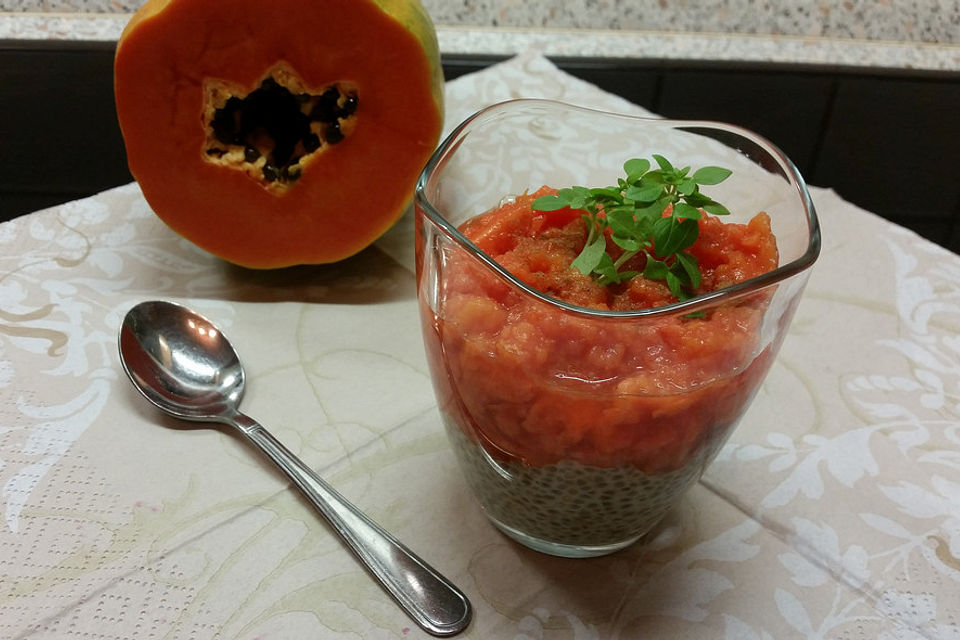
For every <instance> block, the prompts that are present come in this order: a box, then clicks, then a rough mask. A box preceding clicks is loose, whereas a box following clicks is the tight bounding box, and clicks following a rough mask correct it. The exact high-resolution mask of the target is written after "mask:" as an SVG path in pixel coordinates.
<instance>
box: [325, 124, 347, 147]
mask: <svg viewBox="0 0 960 640" xmlns="http://www.w3.org/2000/svg"><path fill="white" fill-rule="evenodd" d="M324 137H325V138H326V139H327V142H329V143H330V144H337V143H338V142H340V141H342V140H343V131H341V130H340V123H339V122H331V123H330V124H329V125H328V126H327V130H326V132H325V133H324Z"/></svg>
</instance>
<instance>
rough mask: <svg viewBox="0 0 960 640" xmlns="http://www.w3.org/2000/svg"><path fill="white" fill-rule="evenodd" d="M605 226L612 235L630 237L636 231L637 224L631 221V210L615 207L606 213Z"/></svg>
mask: <svg viewBox="0 0 960 640" xmlns="http://www.w3.org/2000/svg"><path fill="white" fill-rule="evenodd" d="M607 224H608V225H609V226H610V230H611V231H613V233H614V235H619V236H632V235H634V234H636V231H637V222H636V220H634V219H633V210H632V208H628V207H617V208H616V209H611V210H610V211H608V212H607Z"/></svg>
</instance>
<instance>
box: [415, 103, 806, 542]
mask: <svg viewBox="0 0 960 640" xmlns="http://www.w3.org/2000/svg"><path fill="white" fill-rule="evenodd" d="M652 154H660V155H663V156H665V157H667V158H668V159H670V161H671V162H672V163H673V164H674V166H678V167H679V166H692V167H695V168H696V167H703V166H710V165H715V166H723V167H726V168H729V169H732V170H733V173H732V175H731V177H730V178H728V179H727V180H726V181H724V182H722V183H721V184H719V185H717V186H714V187H710V191H709V195H710V196H711V197H713V198H714V199H716V200H717V201H719V202H722V203H724V205H726V207H727V208H728V209H729V210H730V211H731V215H730V216H729V217H728V218H725V219H727V220H729V221H732V222H747V221H748V220H749V219H750V218H752V217H753V216H754V215H755V214H757V213H758V212H761V211H763V212H766V213H767V214H768V215H769V217H770V220H771V227H772V230H773V233H774V235H775V236H776V239H777V248H778V252H779V266H778V267H777V268H775V269H774V270H773V271H770V272H767V273H765V274H763V275H761V276H757V277H754V278H752V279H750V280H746V281H743V282H741V283H739V284H736V285H733V286H730V287H728V288H725V289H721V290H718V291H714V292H711V293H707V294H704V295H701V296H699V297H696V298H693V299H690V300H687V301H684V302H681V303H676V304H672V305H669V306H665V307H659V308H655V309H646V310H638V311H598V310H593V309H587V308H584V307H578V306H574V305H570V304H567V303H564V302H561V301H559V300H557V299H554V298H552V297H550V296H548V295H546V294H544V293H541V292H539V291H537V290H535V289H533V288H531V287H530V286H528V285H527V284H525V283H524V282H522V281H520V280H519V279H517V278H516V277H514V276H513V275H511V274H510V273H509V272H508V271H506V270H505V269H504V268H503V267H502V266H500V265H499V264H497V262H496V261H495V260H493V259H492V258H491V257H490V256H489V255H487V254H485V253H484V252H483V251H481V250H480V249H479V248H477V247H476V246H475V245H474V244H473V243H472V242H471V241H470V240H468V239H467V238H466V237H465V236H464V235H463V234H462V233H461V231H460V230H459V227H460V225H462V224H463V223H464V222H465V221H466V220H468V219H470V218H472V217H474V216H476V215H478V214H480V213H483V212H485V211H488V210H490V209H493V208H495V207H497V206H498V205H499V204H501V203H502V202H504V201H505V200H506V199H509V198H511V197H514V196H516V195H518V194H522V193H525V192H533V191H535V190H537V189H538V188H539V187H541V186H543V185H548V186H551V187H555V188H561V187H567V186H571V185H585V186H604V185H608V184H612V183H615V181H616V178H617V176H620V175H622V166H623V163H624V162H625V161H626V160H627V159H629V158H633V157H646V158H650V157H651V155H652ZM415 209H416V223H415V224H416V265H417V289H418V297H419V304H420V314H421V321H422V329H423V337H424V343H425V347H426V353H427V358H428V361H429V366H430V372H431V377H432V381H433V385H434V389H435V392H436V397H437V401H438V405H439V410H440V413H441V416H442V418H443V422H444V425H445V428H446V431H447V433H448V436H449V440H450V442H451V444H452V447H453V450H454V451H455V453H456V456H457V459H458V461H459V463H460V466H461V468H462V470H463V472H464V475H465V477H466V480H467V482H468V484H469V486H470V487H471V489H472V491H473V492H474V494H475V495H476V497H477V499H478V500H479V503H480V506H481V507H482V509H483V511H484V513H485V514H486V516H487V517H488V518H489V519H490V520H491V521H492V522H493V523H494V524H495V525H496V526H497V527H498V528H499V529H500V530H502V531H503V532H504V533H506V534H507V535H508V536H510V537H512V538H514V539H515V540H517V541H519V542H521V543H522V544H525V545H527V546H529V547H531V548H533V549H536V550H538V551H542V552H545V553H549V554H553V555H559V556H566V557H589V556H596V555H602V554H606V553H612V552H614V551H617V550H619V549H622V548H624V547H626V546H628V545H630V544H632V543H634V542H636V541H637V540H638V539H640V538H641V537H642V536H643V535H644V534H646V533H647V532H648V531H650V529H652V528H653V527H654V526H655V525H656V524H657V522H658V521H659V520H660V519H661V518H662V517H663V516H664V515H665V513H666V512H667V511H668V510H669V509H670V508H671V507H672V506H673V505H675V504H676V503H677V501H678V499H679V498H680V497H681V496H682V495H683V494H684V492H685V491H686V490H687V489H688V488H689V487H690V485H691V484H693V483H694V482H696V481H697V479H698V478H699V477H700V475H701V474H702V473H703V470H704V469H705V468H706V466H707V465H708V464H709V463H710V461H711V460H712V459H713V457H714V456H715V455H716V453H717V451H718V450H719V448H720V447H721V446H722V445H723V443H724V442H725V440H726V439H727V437H728V436H729V435H730V433H731V431H732V430H733V428H734V426H735V425H736V424H737V422H738V421H739V419H740V417H741V416H742V415H743V413H744V411H745V410H746V409H747V407H748V406H749V404H750V402H751V400H752V398H753V397H754V394H755V393H756V391H757V389H758V388H759V386H760V384H761V382H762V381H763V379H764V377H765V375H766V373H767V371H768V370H769V368H770V365H771V364H772V362H773V360H774V358H775V357H776V354H777V351H778V350H779V348H780V345H781V343H782V341H783V339H784V337H785V335H786V333H787V328H788V327H789V325H790V321H791V319H792V317H793V314H794V310H795V309H796V307H797V304H798V302H799V300H800V297H801V294H802V291H803V289H804V286H805V284H806V281H807V277H808V274H809V268H810V266H811V265H812V264H813V263H814V261H815V260H816V258H817V255H818V253H819V248H820V235H819V229H818V223H817V218H816V214H815V212H814V208H813V205H812V203H811V201H810V196H809V193H808V192H807V189H806V187H805V185H804V182H803V179H802V177H801V176H800V174H799V172H798V171H797V169H796V168H795V167H794V165H793V164H792V163H791V162H790V160H789V159H788V158H787V157H786V156H785V155H784V154H783V153H782V152H780V151H779V150H778V149H776V148H775V147H774V146H773V145H772V144H770V143H769V142H767V141H766V140H764V139H762V138H761V137H760V136H758V135H756V134H754V133H751V132H749V131H746V130H744V129H741V128H738V127H735V126H731V125H726V124H720V123H713V122H694V121H671V120H661V119H652V118H638V117H632V116H627V115H619V114H613V113H605V112H600V111H595V110H590V109H584V108H579V107H575V106H571V105H567V104H562V103H558V102H552V101H546V100H527V99H525V100H513V101H508V102H504V103H500V104H496V105H493V106H491V107H489V108H486V109H484V110H482V111H480V112H478V113H477V114H475V115H473V116H472V117H470V118H469V119H467V120H466V121H464V122H463V123H462V124H461V125H459V127H457V129H456V130H454V131H453V133H451V134H450V136H449V137H448V138H447V139H446V140H445V141H444V142H443V143H442V144H441V146H440V147H439V148H438V149H437V151H436V153H435V154H434V155H433V157H432V158H431V160H430V161H429V163H428V164H427V166H426V168H425V169H424V171H423V174H422V175H421V177H420V180H419V182H418V184H417V188H416V195H415Z"/></svg>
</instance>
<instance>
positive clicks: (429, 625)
mask: <svg viewBox="0 0 960 640" xmlns="http://www.w3.org/2000/svg"><path fill="white" fill-rule="evenodd" d="M232 419H233V420H232V421H233V424H234V425H235V426H236V427H238V428H239V429H240V430H241V431H243V433H244V434H245V435H246V436H247V438H249V439H250V441H251V442H253V443H254V444H255V445H257V447H259V448H260V450H262V451H263V452H264V453H265V454H266V455H267V457H269V458H270V459H271V460H273V461H274V462H275V463H276V464H277V466H279V467H280V468H281V469H282V470H283V471H284V472H285V473H286V474H287V475H288V476H289V477H290V479H291V480H293V482H294V483H295V484H296V485H297V486H298V487H300V489H301V490H302V491H303V493H304V494H305V495H306V496H307V497H308V498H309V499H310V501H311V502H313V504H314V505H315V506H316V507H317V509H318V510H319V511H320V513H321V514H323V516H324V517H326V519H327V521H328V522H329V523H330V524H331V525H332V526H333V528H334V529H335V530H336V531H337V533H339V534H340V536H341V537H342V538H343V540H344V541H345V542H346V543H347V545H348V546H349V547H350V549H351V550H353V552H354V553H355V554H356V555H357V557H359V558H360V560H361V561H362V562H363V563H364V564H365V565H366V566H367V568H368V569H369V570H370V572H371V573H372V574H373V575H374V576H375V577H376V578H377V579H378V580H379V581H380V583H381V584H382V585H383V587H384V588H385V589H386V590H387V592H388V593H389V594H390V595H391V596H392V597H393V598H394V599H395V600H396V601H397V603H398V604H399V605H400V606H401V607H402V608H403V609H404V610H405V611H406V612H407V614H408V615H409V616H410V617H411V618H412V619H413V620H414V621H415V622H416V623H417V624H418V625H420V627H422V628H423V629H424V631H427V632H428V633H430V634H432V635H435V636H452V635H455V634H457V633H459V632H460V631H462V630H463V629H465V628H466V626H467V624H468V623H469V622H470V617H471V607H470V601H469V600H468V599H467V597H466V596H465V595H464V594H463V593H462V592H461V591H460V590H459V589H457V587H455V586H454V585H453V584H452V583H451V582H450V581H449V580H447V578H445V577H444V576H442V575H441V574H440V573H438V572H437V571H436V570H435V569H434V568H433V567H431V566H430V565H428V564H427V563H426V562H424V561H423V560H422V559H420V558H419V557H418V556H417V555H416V554H414V553H413V552H412V551H410V550H409V549H408V548H407V547H406V546H404V545H403V544H402V543H401V542H400V541H399V540H397V539H396V538H395V537H393V536H392V535H391V534H390V533H388V532H386V531H384V530H383V529H381V528H380V527H379V526H378V525H377V524H376V523H375V522H373V521H372V520H371V519H370V518H368V517H367V516H366V515H365V514H363V513H362V512H361V511H360V510H359V509H357V507H355V506H354V505H352V504H351V503H350V502H348V501H347V500H346V499H345V498H344V497H343V496H341V495H340V494H339V493H337V491H336V490H335V489H333V488H332V487H331V486H330V485H328V484H327V483H326V482H325V481H324V480H323V479H322V478H321V477H320V476H318V475H317V474H316V473H315V472H314V471H313V470H312V469H310V468H309V467H308V466H307V465H305V464H304V463H303V462H302V461H301V460H300V459H299V458H297V456H295V455H294V454H293V453H291V452H290V450H289V449H287V448H286V447H285V446H283V444H282V443H281V442H280V441H279V440H277V439H276V438H274V437H273V436H272V435H271V434H270V432H268V431H267V430H266V429H264V428H263V426H262V425H260V424H259V423H258V422H257V421H255V420H254V419H252V418H250V417H249V416H246V415H244V414H242V413H237V414H236V415H235V416H232Z"/></svg>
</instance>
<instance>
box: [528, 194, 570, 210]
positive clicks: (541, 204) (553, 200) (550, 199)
mask: <svg viewBox="0 0 960 640" xmlns="http://www.w3.org/2000/svg"><path fill="white" fill-rule="evenodd" d="M531 206H532V207H533V209H534V211H556V210H558V209H563V208H565V207H567V206H569V204H568V203H567V201H566V200H564V199H563V198H560V197H558V196H540V197H539V198H537V199H536V200H534V201H533V205H531Z"/></svg>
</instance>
